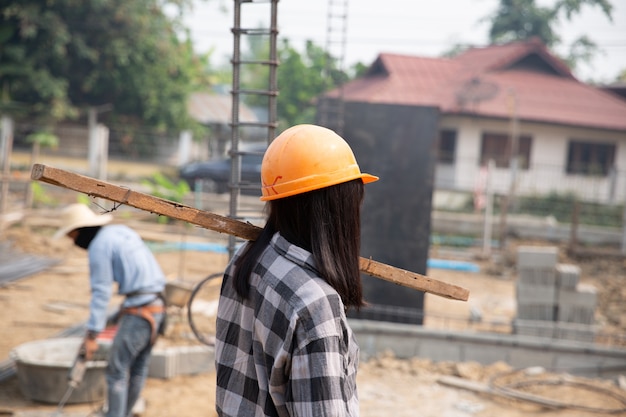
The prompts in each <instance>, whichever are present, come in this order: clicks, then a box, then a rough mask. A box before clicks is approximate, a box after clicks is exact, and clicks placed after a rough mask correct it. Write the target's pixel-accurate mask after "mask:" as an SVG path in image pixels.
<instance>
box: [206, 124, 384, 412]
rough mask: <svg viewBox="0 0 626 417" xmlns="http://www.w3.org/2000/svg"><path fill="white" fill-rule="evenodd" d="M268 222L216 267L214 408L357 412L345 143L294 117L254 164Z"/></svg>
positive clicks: (356, 174)
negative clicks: (220, 276)
mask: <svg viewBox="0 0 626 417" xmlns="http://www.w3.org/2000/svg"><path fill="white" fill-rule="evenodd" d="M261 180H262V193H263V196H262V197H261V200H263V201H268V202H269V203H268V206H267V207H266V208H267V209H268V210H269V213H268V220H267V223H266V225H265V227H264V229H263V231H262V232H261V234H260V236H259V237H258V239H257V240H256V241H254V242H249V243H247V244H246V245H244V246H242V248H241V249H240V250H239V251H238V252H237V254H235V256H234V257H233V259H232V260H231V262H230V264H229V266H228V267H227V269H226V272H225V274H224V280H223V283H222V289H221V295H220V301H219V308H218V318H217V335H216V370H217V396H216V408H217V412H218V414H219V415H220V416H281V417H282V416H335V417H338V416H357V415H358V414H359V406H358V398H357V392H356V370H357V367H358V355H359V349H358V346H357V344H356V341H355V338H354V335H353V334H352V331H351V329H350V327H349V326H348V322H347V320H346V315H345V309H346V308H351V307H352V308H356V309H358V308H359V307H361V306H362V305H363V298H362V290H361V280H360V272H359V247H360V207H361V203H362V201H363V192H364V190H363V188H364V187H363V184H366V183H369V182H373V181H376V180H378V178H377V177H375V176H372V175H369V174H364V173H361V171H360V169H359V166H358V165H357V163H356V160H355V158H354V154H353V153H352V150H351V149H350V147H349V146H348V144H347V143H346V142H345V141H344V140H343V139H342V138H341V137H340V136H339V135H337V134H336V133H334V132H333V131H331V130H329V129H326V128H323V127H320V126H315V125H298V126H294V127H292V128H290V129H287V130H286V131H284V132H283V133H282V134H281V135H279V136H278V137H277V138H276V139H275V140H274V141H273V142H272V143H271V144H270V146H269V147H268V149H267V151H266V153H265V156H264V158H263V163H262V167H261Z"/></svg>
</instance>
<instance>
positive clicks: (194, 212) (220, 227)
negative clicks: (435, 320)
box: [31, 164, 469, 301]
mask: <svg viewBox="0 0 626 417" xmlns="http://www.w3.org/2000/svg"><path fill="white" fill-rule="evenodd" d="M31 178H32V179H33V180H37V181H42V182H46V183H48V184H52V185H56V186H59V187H64V188H68V189H70V190H74V191H78V192H81V193H85V194H87V195H90V196H92V197H99V198H104V199H106V200H110V201H114V202H116V203H121V204H125V205H128V206H131V207H135V208H138V209H141V210H145V211H149V212H151V213H156V214H160V215H163V216H168V217H171V218H173V219H178V220H184V221H186V222H188V223H191V224H195V225H197V226H201V227H204V228H206V229H210V230H213V231H216V232H220V233H227V234H229V235H233V236H237V237H239V238H243V239H247V240H254V239H256V238H257V236H258V235H259V233H260V232H261V229H260V228H259V227H257V226H254V225H252V224H249V223H244V222H241V221H239V220H235V219H231V218H229V217H224V216H220V215H218V214H215V213H210V212H207V211H203V210H198V209H196V208H193V207H189V206H186V205H183V204H180V203H176V202H173V201H169V200H165V199H162V198H158V197H154V196H151V195H148V194H143V193H140V192H137V191H132V190H130V189H128V188H125V187H120V186H117V185H114V184H110V183H108V182H104V181H100V180H96V179H94V178H89V177H86V176H83V175H80V174H75V173H72V172H68V171H64V170H62V169H58V168H53V167H50V166H46V165H43V164H35V165H33V169H32V171H31ZM360 269H361V272H364V273H366V274H368V275H371V276H373V277H376V278H381V279H383V280H385V281H389V282H393V283H394V284H398V285H402V286H405V287H408V288H411V289H414V290H419V291H424V292H427V293H430V294H434V295H438V296H440V297H445V298H450V299H453V300H461V301H467V299H468V297H469V291H468V290H467V289H465V288H462V287H459V286H456V285H453V284H448V283H446V282H442V281H438V280H434V279H432V278H428V277H426V276H424V275H421V274H417V273H415V272H411V271H407V270H404V269H400V268H396V267H393V266H390V265H387V264H383V263H381V262H376V261H374V260H372V259H367V258H361V259H360Z"/></svg>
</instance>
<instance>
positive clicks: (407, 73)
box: [327, 39, 626, 203]
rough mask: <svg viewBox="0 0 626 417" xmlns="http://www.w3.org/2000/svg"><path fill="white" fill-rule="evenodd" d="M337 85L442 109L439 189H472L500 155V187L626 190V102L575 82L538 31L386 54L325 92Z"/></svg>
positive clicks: (357, 98)
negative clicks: (436, 54) (533, 35)
mask: <svg viewBox="0 0 626 417" xmlns="http://www.w3.org/2000/svg"><path fill="white" fill-rule="evenodd" d="M340 93H341V96H342V97H343V100H344V102H345V103H346V104H348V103H369V104H394V105H403V106H420V107H433V108H436V109H438V116H437V117H438V120H437V125H438V138H437V141H436V147H437V149H436V165H435V180H434V183H435V188H436V189H437V190H451V191H461V192H472V191H474V189H475V188H476V186H477V183H478V182H479V181H480V180H481V178H482V176H483V175H484V172H485V170H484V169H482V167H485V166H487V164H488V161H489V160H493V161H494V165H495V170H494V172H493V175H492V176H490V178H492V181H491V183H492V186H493V190H494V192H495V193H498V194H506V193H508V192H509V191H510V190H511V188H512V187H514V190H515V192H516V193H517V194H518V195H523V194H526V195H542V194H546V193H550V192H557V193H559V194H562V193H566V192H573V193H576V194H577V195H578V196H579V198H582V199H585V200H589V201H597V202H602V203H613V202H618V203H619V202H623V201H624V200H625V199H626V101H625V100H624V99H623V97H620V96H619V95H618V94H616V93H615V92H614V91H611V90H606V89H601V88H598V87H594V86H591V85H587V84H584V83H582V82H580V81H578V80H577V79H576V78H575V77H574V76H573V75H572V73H571V71H570V70H569V68H568V67H567V66H566V65H565V64H564V63H563V62H562V61H561V60H560V59H559V58H557V57H556V56H554V55H553V54H552V53H550V51H548V49H547V48H546V47H545V45H543V44H542V43H541V41H539V40H538V39H531V40H528V41H524V42H515V43H509V44H505V45H493V46H488V47H482V48H471V49H469V50H467V51H465V52H464V53H462V54H460V55H458V56H456V57H454V58H425V57H416V56H407V55H397V54H388V53H382V54H380V55H379V56H378V58H377V59H376V60H375V62H374V63H373V64H372V65H371V66H370V68H369V70H368V71H367V73H366V74H365V75H364V76H363V77H360V78H359V79H356V80H354V81H352V82H350V83H348V84H346V85H344V86H343V87H342V90H341V92H338V91H333V92H330V93H329V94H328V95H327V98H329V99H333V98H336V97H338V96H339V94H340ZM511 137H513V138H516V140H515V141H511V139H510V138H511ZM514 148H517V155H518V158H516V159H514V158H511V151H512V149H514Z"/></svg>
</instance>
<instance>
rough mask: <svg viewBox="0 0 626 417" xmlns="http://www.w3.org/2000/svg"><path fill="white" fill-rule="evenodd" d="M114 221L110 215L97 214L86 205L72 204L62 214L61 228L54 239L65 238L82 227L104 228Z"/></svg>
mask: <svg viewBox="0 0 626 417" xmlns="http://www.w3.org/2000/svg"><path fill="white" fill-rule="evenodd" d="M111 220H113V216H111V215H110V214H96V213H94V212H93V211H91V209H89V207H87V206H86V205H84V204H71V205H69V206H67V207H66V208H64V209H63V211H62V212H61V227H60V228H59V230H57V232H56V233H55V234H54V239H58V238H60V237H62V236H65V235H66V234H68V233H69V232H71V231H72V230H74V229H79V228H81V227H91V226H102V225H104V224H107V223H109V222H110V221H111Z"/></svg>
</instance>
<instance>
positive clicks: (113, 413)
mask: <svg viewBox="0 0 626 417" xmlns="http://www.w3.org/2000/svg"><path fill="white" fill-rule="evenodd" d="M154 319H155V321H156V324H157V327H158V326H159V323H161V321H162V320H163V314H155V315H154ZM151 333H152V329H151V328H150V323H148V321H147V320H145V319H143V318H141V317H139V316H135V315H131V314H127V315H124V316H123V317H122V319H121V320H120V322H119V325H118V329H117V333H116V335H115V339H114V340H113V345H112V347H111V352H110V354H109V363H108V366H107V369H106V380H107V389H108V410H107V414H106V416H107V417H128V416H130V415H131V414H132V410H133V406H134V405H135V402H136V401H137V399H139V394H140V393H141V390H142V389H143V385H144V382H145V381H146V376H147V375H148V364H149V360H150V353H151V351H152V344H151V343H150V336H151Z"/></svg>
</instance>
